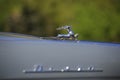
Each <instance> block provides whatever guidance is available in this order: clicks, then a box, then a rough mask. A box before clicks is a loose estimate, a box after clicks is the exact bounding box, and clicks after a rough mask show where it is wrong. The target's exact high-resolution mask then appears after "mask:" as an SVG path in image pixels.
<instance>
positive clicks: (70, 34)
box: [57, 26, 78, 40]
mask: <svg viewBox="0 0 120 80" xmlns="http://www.w3.org/2000/svg"><path fill="white" fill-rule="evenodd" d="M63 29H64V30H67V32H68V34H58V35H57V38H59V39H60V40H77V38H78V34H74V32H73V31H72V29H71V26H62V27H59V28H57V30H63Z"/></svg>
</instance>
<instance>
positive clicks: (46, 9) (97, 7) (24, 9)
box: [0, 0, 120, 42]
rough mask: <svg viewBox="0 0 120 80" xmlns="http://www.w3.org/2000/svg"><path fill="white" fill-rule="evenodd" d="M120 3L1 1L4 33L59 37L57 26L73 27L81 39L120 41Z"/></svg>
mask: <svg viewBox="0 0 120 80" xmlns="http://www.w3.org/2000/svg"><path fill="white" fill-rule="evenodd" d="M119 4H120V0H0V31H1V32H16V33H23V34H32V35H35V36H56V35H57V34H58V32H57V31H56V28H57V27H60V26H64V25H71V26H73V27H72V28H73V30H74V32H75V33H78V34H79V39H80V40H91V41H105V42H106V41H107V42H120V5H119ZM59 33H60V32H59Z"/></svg>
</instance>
